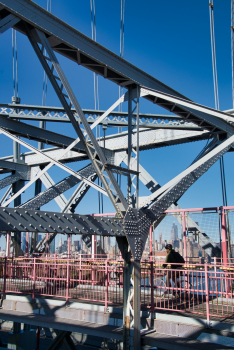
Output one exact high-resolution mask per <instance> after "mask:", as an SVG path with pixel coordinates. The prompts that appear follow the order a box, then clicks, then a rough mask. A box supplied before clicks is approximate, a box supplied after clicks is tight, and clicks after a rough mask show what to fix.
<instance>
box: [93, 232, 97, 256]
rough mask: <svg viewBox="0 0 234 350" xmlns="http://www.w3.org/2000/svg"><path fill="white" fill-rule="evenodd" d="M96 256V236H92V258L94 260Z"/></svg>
mask: <svg viewBox="0 0 234 350" xmlns="http://www.w3.org/2000/svg"><path fill="white" fill-rule="evenodd" d="M96 254H97V236H94V235H92V258H93V259H95V258H96Z"/></svg>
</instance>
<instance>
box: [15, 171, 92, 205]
mask: <svg viewBox="0 0 234 350" xmlns="http://www.w3.org/2000/svg"><path fill="white" fill-rule="evenodd" d="M77 173H78V174H80V175H82V177H86V178H89V177H90V175H93V173H94V169H93V166H92V165H91V164H90V165H87V166H86V167H85V168H83V169H81V170H79V171H77ZM80 181H81V179H78V178H77V177H75V176H73V175H70V176H68V177H66V178H65V179H63V180H62V181H60V182H59V183H57V184H55V185H53V186H51V187H49V188H48V189H47V190H45V191H43V192H42V193H39V194H38V195H37V196H35V197H34V198H31V199H30V200H29V201H27V202H25V203H23V204H21V206H20V207H21V208H25V209H38V208H40V207H42V206H43V205H45V204H47V203H49V202H50V201H51V200H53V199H54V198H56V197H57V196H59V195H61V194H62V193H64V192H65V191H67V190H69V189H70V188H72V187H74V186H75V185H77V184H78V183H79V182H80ZM65 205H66V203H63V205H62V208H61V209H63V207H64V206H65Z"/></svg>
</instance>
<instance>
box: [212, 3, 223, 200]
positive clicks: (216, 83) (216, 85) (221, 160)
mask: <svg viewBox="0 0 234 350" xmlns="http://www.w3.org/2000/svg"><path fill="white" fill-rule="evenodd" d="M209 12H210V37H211V55H212V68H213V82H214V97H215V108H216V109H217V110H219V90H218V77H217V63H216V48H215V30H214V4H213V0H209ZM219 164H220V174H221V187H222V197H223V205H224V206H227V191H226V181H225V170H224V159H223V156H222V157H221V158H220V160H219Z"/></svg>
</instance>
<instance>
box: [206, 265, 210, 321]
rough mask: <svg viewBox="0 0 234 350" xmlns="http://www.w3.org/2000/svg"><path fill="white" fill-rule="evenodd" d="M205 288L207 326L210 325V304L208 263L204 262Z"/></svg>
mask: <svg viewBox="0 0 234 350" xmlns="http://www.w3.org/2000/svg"><path fill="white" fill-rule="evenodd" d="M205 290H206V320H207V327H209V326H210V304H209V281H208V265H207V263H205Z"/></svg>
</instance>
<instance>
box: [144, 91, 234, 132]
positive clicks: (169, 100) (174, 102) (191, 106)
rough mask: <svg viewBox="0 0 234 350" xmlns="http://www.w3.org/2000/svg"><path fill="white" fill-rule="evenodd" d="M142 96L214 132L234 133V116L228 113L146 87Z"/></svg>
mask: <svg viewBox="0 0 234 350" xmlns="http://www.w3.org/2000/svg"><path fill="white" fill-rule="evenodd" d="M141 96H144V97H145V98H147V99H148V100H150V101H152V102H153V103H156V104H157V105H159V106H161V107H163V108H165V109H167V110H169V111H173V113H175V114H177V115H179V116H183V118H185V119H186V120H188V121H191V122H192V123H195V124H197V125H199V126H201V127H202V128H205V129H207V130H209V131H210V132H212V133H224V134H226V133H227V134H229V136H230V135H233V134H234V118H233V116H231V115H230V114H228V113H225V112H220V111H217V110H215V109H212V108H209V107H205V106H202V105H199V104H197V103H195V102H193V101H187V100H184V99H182V98H178V97H175V96H172V95H168V94H165V93H162V92H160V91H153V90H149V89H146V88H144V87H142V88H141Z"/></svg>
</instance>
